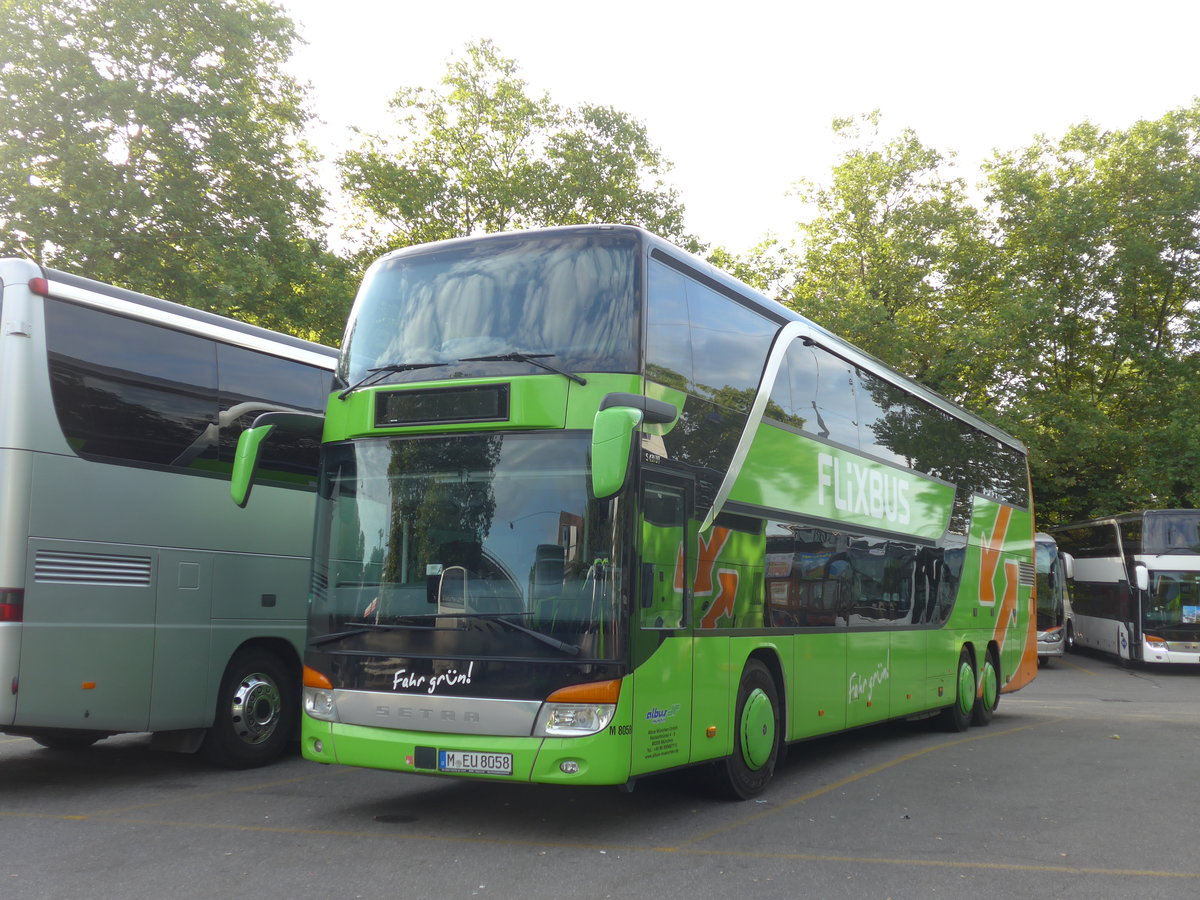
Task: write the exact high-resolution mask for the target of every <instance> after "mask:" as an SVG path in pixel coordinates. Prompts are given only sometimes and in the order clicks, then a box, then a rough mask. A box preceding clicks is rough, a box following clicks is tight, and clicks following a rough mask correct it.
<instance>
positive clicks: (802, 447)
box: [730, 424, 954, 540]
mask: <svg viewBox="0 0 1200 900" xmlns="http://www.w3.org/2000/svg"><path fill="white" fill-rule="evenodd" d="M780 460H787V461H788V464H787V465H786V466H781V465H780V464H779V461H780ZM730 499H731V500H736V501H740V502H743V503H749V504H751V505H754V506H765V507H768V508H772V509H786V510H798V511H803V512H804V513H805V514H807V515H810V516H817V517H819V518H822V519H832V520H835V521H839V522H845V523H846V524H847V525H848V526H856V525H857V526H862V527H865V528H871V529H883V530H885V531H892V532H897V533H900V534H907V535H912V536H913V537H919V538H925V539H927V540H937V539H938V538H940V537H941V536H942V535H943V534H945V532H946V526H947V525H948V524H949V522H950V513H951V510H952V508H953V502H954V488H953V487H952V486H951V485H948V484H945V483H943V482H940V481H935V480H933V479H932V478H926V477H925V476H923V475H920V474H918V473H916V472H910V471H905V470H903V469H897V468H895V467H893V466H889V465H885V464H884V463H881V462H876V461H875V460H872V459H869V458H868V457H865V456H860V455H859V454H857V453H851V452H850V451H848V450H842V449H839V448H837V447H832V446H830V445H828V444H822V443H820V442H819V441H815V440H813V439H811V438H808V437H805V436H804V435H799V434H793V433H792V432H789V431H784V430H783V429H781V428H775V427H774V426H771V425H767V424H764V425H763V427H761V428H759V430H758V434H756V435H755V437H754V441H753V443H752V444H751V445H750V453H749V456H747V458H746V464H745V466H744V467H743V468H742V471H741V474H740V475H739V477H738V479H737V481H736V482H735V483H734V486H733V490H732V492H731V493H730Z"/></svg>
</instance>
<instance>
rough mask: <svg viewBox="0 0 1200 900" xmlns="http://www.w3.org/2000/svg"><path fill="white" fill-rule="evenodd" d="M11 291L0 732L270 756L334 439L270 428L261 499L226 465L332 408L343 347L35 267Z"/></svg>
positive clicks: (3, 352)
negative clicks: (244, 497)
mask: <svg viewBox="0 0 1200 900" xmlns="http://www.w3.org/2000/svg"><path fill="white" fill-rule="evenodd" d="M0 286H2V288H3V293H2V294H0V298H2V299H0V731H3V732H7V733H9V734H16V735H27V736H29V737H32V738H33V739H34V740H36V741H38V742H39V743H41V744H43V745H45V746H47V747H50V748H54V749H75V748H81V747H86V746H89V745H91V744H92V743H94V742H95V741H97V740H99V739H101V738H104V737H106V736H109V735H112V734H116V733H120V732H152V733H153V739H152V745H153V746H156V747H159V748H162V749H170V750H180V751H196V750H200V751H202V752H203V753H204V754H205V755H206V756H208V757H209V758H210V759H212V760H213V761H214V762H217V763H219V764H222V765H227V766H231V767H246V766H254V765H260V764H262V763H266V762H269V761H271V760H272V759H274V758H275V757H276V756H278V755H279V754H280V753H281V752H282V751H283V750H284V748H285V747H286V746H287V744H288V742H289V741H290V740H291V739H292V738H293V737H294V733H295V728H296V722H297V715H298V708H299V699H298V685H299V683H300V675H299V673H300V657H301V653H302V647H303V642H304V632H305V614H306V604H307V593H308V576H309V572H308V570H309V554H310V543H311V534H312V520H313V503H314V497H315V493H314V491H315V483H316V466H317V455H318V441H317V440H316V438H315V437H314V438H312V439H305V438H302V437H295V438H292V439H290V440H289V439H282V440H274V441H272V444H271V447H270V450H269V451H268V454H269V455H268V456H267V457H265V458H264V459H263V461H262V462H261V465H260V470H259V473H258V487H257V490H256V497H255V500H256V502H255V504H254V505H253V507H252V508H250V509H246V510H239V509H237V508H236V507H234V506H233V504H231V503H230V502H229V472H230V470H231V468H232V461H233V452H234V449H235V447H236V444H237V438H238V435H239V434H240V432H241V431H242V429H243V428H245V427H247V426H248V425H249V424H250V423H251V422H252V421H253V420H254V418H255V417H256V416H257V415H259V414H261V413H264V412H272V411H303V412H319V411H321V410H323V409H324V406H325V402H326V400H327V398H328V394H329V389H330V384H331V379H332V371H333V368H334V365H335V363H336V360H337V354H336V351H334V350H332V349H330V348H327V347H323V346H321V345H319V344H314V343H310V342H308V341H303V340H299V339H297V338H293V337H290V336H288V335H282V334H277V333H275V332H272V331H268V330H266V329H264V328H258V327H254V326H250V325H246V324H244V323H241V322H236V321H234V320H232V319H227V318H224V317H222V316H217V315H213V314H211V313H206V312H201V311H198V310H195V309H190V308H188V307H184V306H180V305H178V304H174V303H169V302H167V301H164V300H159V299H156V298H153V297H147V296H145V295H142V294H135V293H133V292H130V291H125V290H121V289H119V288H115V287H112V286H110V285H105V284H101V283H99V282H96V281H91V280H89V279H85V278H80V277H78V276H73V275H68V274H65V273H62V272H56V271H53V270H47V269H43V268H41V267H39V266H37V265H35V264H34V263H32V262H29V261H27V260H21V259H3V260H0Z"/></svg>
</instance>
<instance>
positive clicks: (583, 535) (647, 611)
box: [235, 226, 1037, 798]
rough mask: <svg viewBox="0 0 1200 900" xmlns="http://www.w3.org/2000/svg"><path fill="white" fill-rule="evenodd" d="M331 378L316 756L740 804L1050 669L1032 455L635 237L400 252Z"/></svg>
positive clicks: (956, 716) (370, 288) (565, 233)
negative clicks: (842, 742)
mask: <svg viewBox="0 0 1200 900" xmlns="http://www.w3.org/2000/svg"><path fill="white" fill-rule="evenodd" d="M338 377H339V379H340V382H341V387H340V389H339V390H338V392H337V393H336V394H334V395H333V397H332V398H331V400H330V404H329V408H328V412H327V415H326V416H325V418H324V420H323V423H318V422H316V421H314V422H313V423H312V426H313V427H317V426H318V425H320V426H321V427H323V444H322V447H323V461H322V474H321V480H320V487H319V497H318V512H317V521H316V529H315V547H314V553H313V556H314V561H313V566H314V568H313V583H312V595H311V600H310V615H309V620H308V626H309V630H308V643H307V652H306V655H305V687H304V713H303V753H304V755H305V756H306V757H307V758H308V759H311V760H316V761H318V762H324V763H340V764H348V765H354V766H366V767H374V768H380V769H389V770H397V771H402V772H413V773H423V774H441V775H456V776H464V777H473V778H484V779H500V780H509V781H532V782H542V783H558V784H589V785H595V784H608V785H631V784H632V783H633V782H634V781H635V780H636V779H637V778H638V777H640V776H643V775H647V774H650V773H655V772H661V771H664V770H667V769H672V768H677V767H682V766H692V765H696V764H701V763H703V764H708V765H709V766H710V767H711V769H712V773H713V783H714V785H716V786H717V787H718V788H719V789H720V790H722V791H723V792H724V793H726V794H728V795H730V796H732V797H737V798H747V797H752V796H754V795H756V794H758V793H759V792H761V791H762V790H763V788H764V787H765V786H766V785H767V783H768V782H769V781H770V779H771V776H772V774H773V772H774V770H775V768H776V766H777V764H778V762H779V760H780V759H781V757H782V754H783V752H784V750H785V748H786V746H787V745H788V744H789V743H791V742H795V741H800V740H804V739H806V738H812V737H815V736H818V735H823V734H829V733H831V732H837V731H842V730H845V729H850V728H855V727H858V726H863V725H868V724H871V723H876V722H881V721H885V720H889V719H897V718H913V717H923V716H929V717H932V716H940V717H941V718H942V719H943V720H944V722H945V723H946V724H947V725H948V726H949V727H950V728H952V729H956V730H961V729H964V728H966V727H967V726H968V725H969V724H970V723H971V722H972V721H973V722H975V723H977V724H986V723H987V722H988V721H989V719H990V718H991V716H992V714H993V711H994V710H995V709H996V706H997V703H998V700H999V695H1000V693H1002V692H1004V691H1009V690H1015V689H1017V688H1018V687H1020V686H1022V685H1024V684H1025V683H1027V682H1028V681H1029V680H1031V679H1032V678H1033V677H1034V675H1035V674H1036V670H1037V665H1036V641H1035V631H1034V623H1035V619H1034V616H1033V609H1034V606H1033V586H1034V583H1035V574H1034V565H1033V535H1034V529H1033V518H1032V512H1031V507H1030V498H1029V478H1028V471H1027V466H1026V461H1025V452H1024V448H1023V447H1022V445H1021V444H1020V443H1019V442H1018V441H1016V440H1014V439H1013V438H1011V437H1009V436H1008V435H1006V434H1004V433H1003V432H1001V431H1000V430H998V429H996V428H995V427H993V426H991V425H989V424H988V423H986V422H984V421H982V420H981V419H979V418H977V417H975V416H973V415H971V414H969V413H967V412H965V411H963V410H962V409H959V408H958V407H956V406H954V405H953V404H951V403H950V402H948V401H947V400H945V399H944V398H942V397H940V396H939V395H937V394H935V393H933V392H932V391H930V390H928V389H926V388H923V387H922V386H920V385H919V384H916V383H914V382H912V381H909V380H908V379H906V378H904V377H903V376H901V375H899V374H897V373H896V372H894V371H892V370H891V369H889V368H887V367H886V366H884V365H883V364H881V363H880V362H878V361H877V360H875V359H873V358H871V357H869V356H867V355H866V354H864V353H862V352H861V351H859V350H857V349H855V348H854V347H852V346H850V345H849V344H847V343H846V342H844V341H842V340H840V339H838V338H837V337H835V336H834V335H832V334H830V333H829V332H827V331H825V330H824V329H822V328H820V327H818V326H817V325H815V324H813V323H812V322H810V321H808V320H806V319H805V318H803V317H801V316H800V315H798V314H797V313H796V312H794V311H793V310H790V309H788V308H786V307H784V306H782V305H781V304H779V303H776V302H774V301H772V300H769V299H767V298H766V297H764V296H762V295H761V294H759V293H757V292H756V291H754V290H753V289H751V288H749V287H747V286H746V285H745V284H742V283H740V282H738V281H736V280H735V279H733V278H731V277H730V276H728V275H726V274H724V273H722V272H720V271H718V270H716V269H714V268H713V267H711V266H709V265H708V264H706V263H704V262H702V261H701V260H699V259H697V258H695V257H693V256H690V255H689V254H686V253H685V252H683V251H681V250H679V249H678V248H676V247H674V246H673V245H671V244H669V243H667V242H665V241H663V240H660V239H658V238H656V237H654V236H653V235H651V234H648V233H647V232H645V231H642V230H640V229H637V228H633V227H626V226H579V227H569V228H554V229H546V230H537V231H528V232H521V233H513V234H503V235H488V236H482V237H473V238H465V239H461V240H453V241H446V242H441V243H436V244H429V245H423V246H416V247H410V248H406V249H403V250H399V251H396V252H394V253H390V254H388V255H387V256H385V257H383V258H382V259H380V260H378V261H377V262H376V263H375V264H374V265H373V266H372V267H371V269H370V270H369V272H368V273H367V275H366V278H365V281H364V283H363V285H362V289H361V291H360V293H359V296H358V298H357V300H356V302H355V305H354V309H353V312H352V314H351V318H350V322H349V324H348V328H347V332H346V339H345V342H344V345H343V348H342V355H341V360H340V368H339V372H338ZM285 418H286V417H285ZM295 418H296V417H292V419H291V420H289V421H283V420H277V421H275V422H272V421H271V420H269V418H264V419H263V421H262V422H261V423H260V424H259V427H258V428H257V429H254V430H252V431H251V432H250V436H248V437H247V438H245V439H244V440H243V447H242V451H243V465H242V468H241V469H240V470H239V471H240V472H241V475H240V476H239V478H237V479H235V489H236V490H241V491H244V490H245V489H246V487H247V473H248V472H249V471H250V470H251V468H252V464H253V452H252V451H253V442H254V440H255V439H257V438H261V437H262V436H263V435H265V434H268V433H269V430H270V428H271V427H272V425H274V426H276V427H281V428H287V427H298V425H299V423H297V422H296V421H295ZM239 499H240V500H243V501H244V500H245V497H244V495H242V496H240V497H239Z"/></svg>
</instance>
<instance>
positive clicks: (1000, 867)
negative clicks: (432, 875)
mask: <svg viewBox="0 0 1200 900" xmlns="http://www.w3.org/2000/svg"><path fill="white" fill-rule="evenodd" d="M1014 730H1019V729H1014ZM8 815H9V814H2V813H0V818H4V817H6V816H8ZM11 817H15V818H38V819H70V820H78V819H81V818H89V817H82V816H52V815H47V814H37V813H15V814H11ZM107 822H112V823H114V824H120V825H149V826H153V827H157V828H162V827H173V828H192V829H200V830H204V831H231V832H241V833H256V834H279V835H291V836H298V837H344V838H353V839H355V840H363V839H368V840H370V839H374V840H388V841H396V840H403V841H405V842H411V841H427V842H431V843H450V842H453V843H458V844H474V845H477V846H499V847H530V848H537V849H543V850H544V849H547V848H552V849H561V850H603V851H606V852H608V853H629V854H635V853H646V854H651V855H674V856H705V857H727V858H734V859H763V860H776V861H782V862H826V863H841V864H848V865H855V866H864V865H875V866H895V867H897V868H936V869H950V870H953V869H960V870H966V871H991V872H1037V873H1051V874H1062V875H1100V876H1108V877H1114V876H1116V877H1125V878H1173V879H1196V880H1200V872H1167V871H1162V870H1159V869H1117V868H1112V869H1108V868H1102V867H1099V866H1069V865H1051V864H1048V863H1047V864H1043V865H1036V864H1027V863H1000V862H978V861H971V860H958V861H955V860H941V859H896V858H890V857H872V856H835V855H833V854H826V853H771V852H765V851H761V850H759V851H752V850H725V849H722V848H713V849H702V848H698V847H694V848H687V847H642V846H633V845H622V844H588V843H577V842H567V841H525V840H515V839H512V838H486V837H468V836H464V835H431V834H405V835H403V837H402V838H398V837H397V835H396V834H395V832H394V831H385V830H378V831H363V830H359V829H343V828H288V827H282V826H273V825H226V824H220V823H213V822H181V821H162V820H157V819H108V820H106V823H107Z"/></svg>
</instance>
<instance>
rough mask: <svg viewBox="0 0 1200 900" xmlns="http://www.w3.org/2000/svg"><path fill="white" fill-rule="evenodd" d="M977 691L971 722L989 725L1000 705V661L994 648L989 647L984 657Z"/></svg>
mask: <svg viewBox="0 0 1200 900" xmlns="http://www.w3.org/2000/svg"><path fill="white" fill-rule="evenodd" d="M979 687H982V690H979ZM976 692H977V694H978V696H977V697H976V698H975V706H974V707H973V708H972V709H971V724H972V725H980V726H983V725H987V724H989V723H990V722H991V721H992V716H994V715H995V714H996V707H997V706H999V705H1000V661H999V660H998V659H996V651H995V650H994V649H991V648H989V649H988V652H987V655H986V656H984V658H983V668H982V669H980V670H979V680H978V684H977V686H976Z"/></svg>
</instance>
